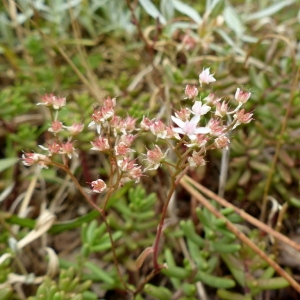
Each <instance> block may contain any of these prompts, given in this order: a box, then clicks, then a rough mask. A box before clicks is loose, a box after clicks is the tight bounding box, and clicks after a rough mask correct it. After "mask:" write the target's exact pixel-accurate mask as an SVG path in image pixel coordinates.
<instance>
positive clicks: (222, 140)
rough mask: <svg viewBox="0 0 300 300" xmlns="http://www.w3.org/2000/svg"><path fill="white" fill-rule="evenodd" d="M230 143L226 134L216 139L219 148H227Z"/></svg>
mask: <svg viewBox="0 0 300 300" xmlns="http://www.w3.org/2000/svg"><path fill="white" fill-rule="evenodd" d="M229 143H230V140H229V138H228V137H227V136H226V135H222V136H220V137H218V138H217V139H216V140H215V144H216V147H217V148H221V149H222V148H226V149H228V145H229Z"/></svg>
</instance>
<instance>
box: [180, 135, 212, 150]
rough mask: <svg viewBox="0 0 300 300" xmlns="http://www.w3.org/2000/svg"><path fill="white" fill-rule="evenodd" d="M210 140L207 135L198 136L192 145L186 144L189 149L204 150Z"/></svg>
mask: <svg viewBox="0 0 300 300" xmlns="http://www.w3.org/2000/svg"><path fill="white" fill-rule="evenodd" d="M208 140H209V138H208V137H207V136H206V135H205V134H197V135H196V138H195V139H194V140H192V141H191V143H190V144H185V145H186V146H187V147H189V148H191V147H195V148H202V147H204V146H205V145H206V143H207V141H208Z"/></svg>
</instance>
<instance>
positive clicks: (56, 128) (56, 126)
mask: <svg viewBox="0 0 300 300" xmlns="http://www.w3.org/2000/svg"><path fill="white" fill-rule="evenodd" d="M62 130H63V124H62V122H59V121H53V122H52V124H51V127H49V129H48V131H50V132H53V133H54V134H57V133H59V132H60V131H62Z"/></svg>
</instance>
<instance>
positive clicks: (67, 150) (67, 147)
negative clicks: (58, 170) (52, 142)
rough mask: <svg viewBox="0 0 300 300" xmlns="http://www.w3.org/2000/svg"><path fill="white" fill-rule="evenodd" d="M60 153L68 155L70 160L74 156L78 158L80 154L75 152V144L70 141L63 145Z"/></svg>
mask: <svg viewBox="0 0 300 300" xmlns="http://www.w3.org/2000/svg"><path fill="white" fill-rule="evenodd" d="M59 153H60V154H66V155H67V156H68V157H69V158H70V159H71V158H72V156H73V155H74V156H78V154H77V153H76V152H75V148H74V146H73V142H71V141H70V140H68V141H67V142H65V143H63V144H62V145H61V150H60V152H59Z"/></svg>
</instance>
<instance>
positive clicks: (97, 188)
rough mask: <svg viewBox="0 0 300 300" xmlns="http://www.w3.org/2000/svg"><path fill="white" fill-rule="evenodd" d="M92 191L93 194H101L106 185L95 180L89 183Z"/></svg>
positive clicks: (101, 181)
mask: <svg viewBox="0 0 300 300" xmlns="http://www.w3.org/2000/svg"><path fill="white" fill-rule="evenodd" d="M91 187H92V191H93V192H94V193H99V194H100V193H102V192H103V191H105V190H106V188H107V186H106V183H105V182H104V181H103V180H102V179H97V180H95V181H92V182H91Z"/></svg>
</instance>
